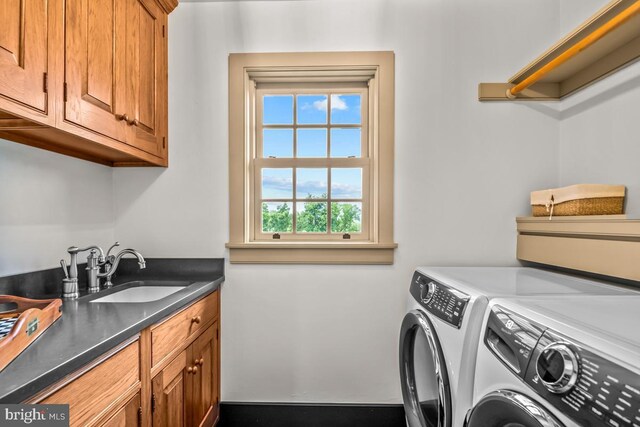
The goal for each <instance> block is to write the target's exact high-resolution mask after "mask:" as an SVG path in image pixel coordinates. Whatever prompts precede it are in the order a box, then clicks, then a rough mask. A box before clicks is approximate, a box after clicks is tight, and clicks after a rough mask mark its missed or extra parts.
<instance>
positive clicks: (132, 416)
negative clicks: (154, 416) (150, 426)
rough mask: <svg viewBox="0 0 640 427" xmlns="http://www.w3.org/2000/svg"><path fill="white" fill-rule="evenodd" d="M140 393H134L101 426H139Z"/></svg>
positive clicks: (140, 421)
mask: <svg viewBox="0 0 640 427" xmlns="http://www.w3.org/2000/svg"><path fill="white" fill-rule="evenodd" d="M140 404H141V401H140V393H136V395H135V396H133V397H132V398H131V399H130V400H129V401H128V402H127V403H126V404H125V405H124V406H123V407H122V408H120V409H119V410H118V411H117V412H116V413H115V414H114V415H113V416H112V417H111V418H109V419H108V420H107V422H105V423H104V424H102V427H139V426H141V425H142V408H141V406H140Z"/></svg>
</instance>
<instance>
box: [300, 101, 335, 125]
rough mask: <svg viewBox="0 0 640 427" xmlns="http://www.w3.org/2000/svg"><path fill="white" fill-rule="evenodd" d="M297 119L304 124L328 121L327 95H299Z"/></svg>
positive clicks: (320, 123) (319, 123)
mask: <svg viewBox="0 0 640 427" xmlns="http://www.w3.org/2000/svg"><path fill="white" fill-rule="evenodd" d="M297 105H298V113H297V114H298V116H297V118H296V121H297V122H298V124H303V125H323V124H326V123H327V95H298V101H297Z"/></svg>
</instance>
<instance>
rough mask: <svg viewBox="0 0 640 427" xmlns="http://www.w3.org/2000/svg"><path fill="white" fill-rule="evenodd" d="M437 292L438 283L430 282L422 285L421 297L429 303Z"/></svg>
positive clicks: (425, 302) (424, 301)
mask: <svg viewBox="0 0 640 427" xmlns="http://www.w3.org/2000/svg"><path fill="white" fill-rule="evenodd" d="M435 293H436V284H435V283H433V282H429V284H428V285H426V286H425V285H420V299H421V300H422V302H423V303H424V304H427V303H428V302H429V301H431V300H432V299H433V295H435Z"/></svg>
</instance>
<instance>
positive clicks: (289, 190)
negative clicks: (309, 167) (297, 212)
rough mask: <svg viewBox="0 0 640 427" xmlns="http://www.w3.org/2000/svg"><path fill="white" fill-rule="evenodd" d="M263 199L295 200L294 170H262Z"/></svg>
mask: <svg viewBox="0 0 640 427" xmlns="http://www.w3.org/2000/svg"><path fill="white" fill-rule="evenodd" d="M262 198H263V199H291V198H293V169H291V168H283V169H268V168H265V169H262Z"/></svg>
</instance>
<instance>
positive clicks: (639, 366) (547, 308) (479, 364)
mask: <svg viewBox="0 0 640 427" xmlns="http://www.w3.org/2000/svg"><path fill="white" fill-rule="evenodd" d="M474 389H475V390H474V406H473V409H472V410H470V411H469V413H468V416H467V419H466V421H465V423H464V425H465V427H507V426H519V427H578V426H584V427H590V426H611V427H623V426H624V427H640V296H637V295H636V296H634V295H626V296H600V297H594V296H562V297H559V298H550V297H540V298H535V299H495V300H492V301H491V303H490V304H489V310H488V311H487V314H486V316H485V319H484V321H483V331H482V336H481V339H480V345H479V347H478V357H477V360H476V375H475V386H474Z"/></svg>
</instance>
